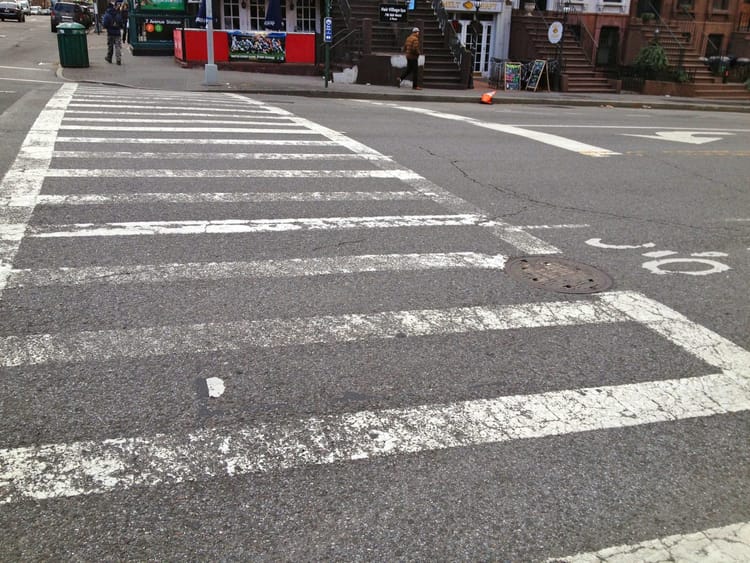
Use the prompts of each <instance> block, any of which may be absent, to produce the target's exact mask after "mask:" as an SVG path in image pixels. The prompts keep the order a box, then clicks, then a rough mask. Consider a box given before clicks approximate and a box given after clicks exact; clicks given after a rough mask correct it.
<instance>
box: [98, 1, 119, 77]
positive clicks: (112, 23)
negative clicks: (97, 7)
mask: <svg viewBox="0 0 750 563" xmlns="http://www.w3.org/2000/svg"><path fill="white" fill-rule="evenodd" d="M102 26H104V29H106V30H107V56H106V57H104V60H105V61H107V62H108V63H111V62H112V51H114V53H115V59H116V60H117V64H118V65H120V64H122V41H121V40H120V34H121V33H122V14H121V13H120V11H119V10H118V9H117V8H115V5H114V4H113V3H111V2H110V4H109V6H107V11H106V12H105V13H104V18H103V19H102Z"/></svg>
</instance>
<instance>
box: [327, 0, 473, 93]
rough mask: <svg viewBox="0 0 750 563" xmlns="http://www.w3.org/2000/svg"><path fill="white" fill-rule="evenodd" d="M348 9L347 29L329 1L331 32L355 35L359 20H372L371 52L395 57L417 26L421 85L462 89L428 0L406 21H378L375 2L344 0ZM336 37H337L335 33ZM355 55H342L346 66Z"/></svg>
mask: <svg viewBox="0 0 750 563" xmlns="http://www.w3.org/2000/svg"><path fill="white" fill-rule="evenodd" d="M348 4H349V8H350V17H349V26H348V27H347V25H346V18H345V16H344V14H343V12H342V10H341V7H340V4H339V3H338V2H336V1H334V2H332V7H333V9H332V14H331V15H332V17H333V18H334V29H339V30H341V31H340V32H339V33H341V34H346V33H351V34H354V35H356V34H357V33H358V32H357V31H356V30H357V29H361V24H362V19H363V18H369V19H371V20H372V52H373V53H375V54H381V55H398V54H400V53H401V47H402V45H403V43H404V40H405V39H406V37H407V36H408V35H409V33H410V32H411V29H412V27H414V25H415V24H416V23H417V22H422V24H423V25H421V27H422V29H421V33H420V35H421V40H422V50H423V52H424V54H425V65H424V70H423V75H422V83H423V85H424V86H425V87H426V88H444V89H452V90H458V89H466V88H467V85H466V84H463V83H462V80H461V69H460V68H459V65H458V63H457V62H456V61H455V60H454V59H453V55H452V53H451V51H450V49H448V47H446V46H445V40H444V38H443V33H442V31H440V27H439V25H438V22H437V18H436V17H435V13H434V11H433V9H432V2H431V1H430V0H417V1H416V5H415V9H414V10H412V11H410V12H409V15H408V22H401V23H397V24H394V23H381V22H380V21H379V2H373V0H348ZM337 35H338V34H337ZM357 55H358V54H357V53H351V52H349V53H346V57H347V61H346V62H348V63H349V64H357V62H358V56H357Z"/></svg>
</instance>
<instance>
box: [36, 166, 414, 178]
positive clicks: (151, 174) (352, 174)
mask: <svg viewBox="0 0 750 563" xmlns="http://www.w3.org/2000/svg"><path fill="white" fill-rule="evenodd" d="M45 176H46V177H47V178H162V179H163V178H194V179H197V178H353V179H354V178H397V179H399V180H409V179H412V178H415V177H419V175H418V174H417V173H416V172H409V171H408V170H265V169H264V170H259V169H253V168H251V169H240V168H237V169H228V170H219V169H210V170H208V169H181V170H173V169H169V168H160V169H145V170H142V169H138V170H136V169H131V168H99V169H97V168H50V169H49V170H47V172H46V173H45Z"/></svg>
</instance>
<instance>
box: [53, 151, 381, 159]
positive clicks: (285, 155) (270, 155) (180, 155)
mask: <svg viewBox="0 0 750 563" xmlns="http://www.w3.org/2000/svg"><path fill="white" fill-rule="evenodd" d="M52 157H53V158H83V159H94V160H95V159H98V158H137V159H139V160H143V159H148V158H158V159H169V160H199V159H203V160H207V159H210V160H218V159H225V160H315V161H320V160H390V159H389V158H388V157H387V156H378V155H373V154H352V153H333V152H332V153H325V152H211V153H206V152H146V151H143V152H127V151H112V152H103V151H54V152H53V153H52Z"/></svg>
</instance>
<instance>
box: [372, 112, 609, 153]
mask: <svg viewBox="0 0 750 563" xmlns="http://www.w3.org/2000/svg"><path fill="white" fill-rule="evenodd" d="M367 103H373V104H379V105H387V106H389V107H393V108H396V109H401V110H404V111H410V112H413V113H419V114H422V115H428V116H430V117H436V118H438V119H447V120H450V121H457V122H461V123H466V124H467V125H473V126H474V127H482V128H484V129H491V130H493V131H498V132H500V133H506V134H508V135H516V136H519V137H523V138H525V139H530V140H532V141H536V142H538V143H544V144H546V145H550V146H553V147H557V148H560V149H564V150H567V151H572V152H576V153H579V154H582V155H585V156H593V157H605V156H616V155H619V154H620V153H618V152H614V151H611V150H609V149H604V148H601V147H596V146H594V145H588V144H586V143H579V142H578V141H574V140H572V139H567V138H565V137H559V136H557V135H550V134H549V133H541V132H539V131H533V130H531V129H523V128H521V127H519V126H517V125H505V124H502V123H490V122H488V121H480V120H478V119H474V118H471V117H466V116H463V115H457V114H453V113H444V112H438V111H434V110H429V109H424V108H419V107H415V106H402V105H397V104H384V103H383V102H370V101H368V102H367Z"/></svg>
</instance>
